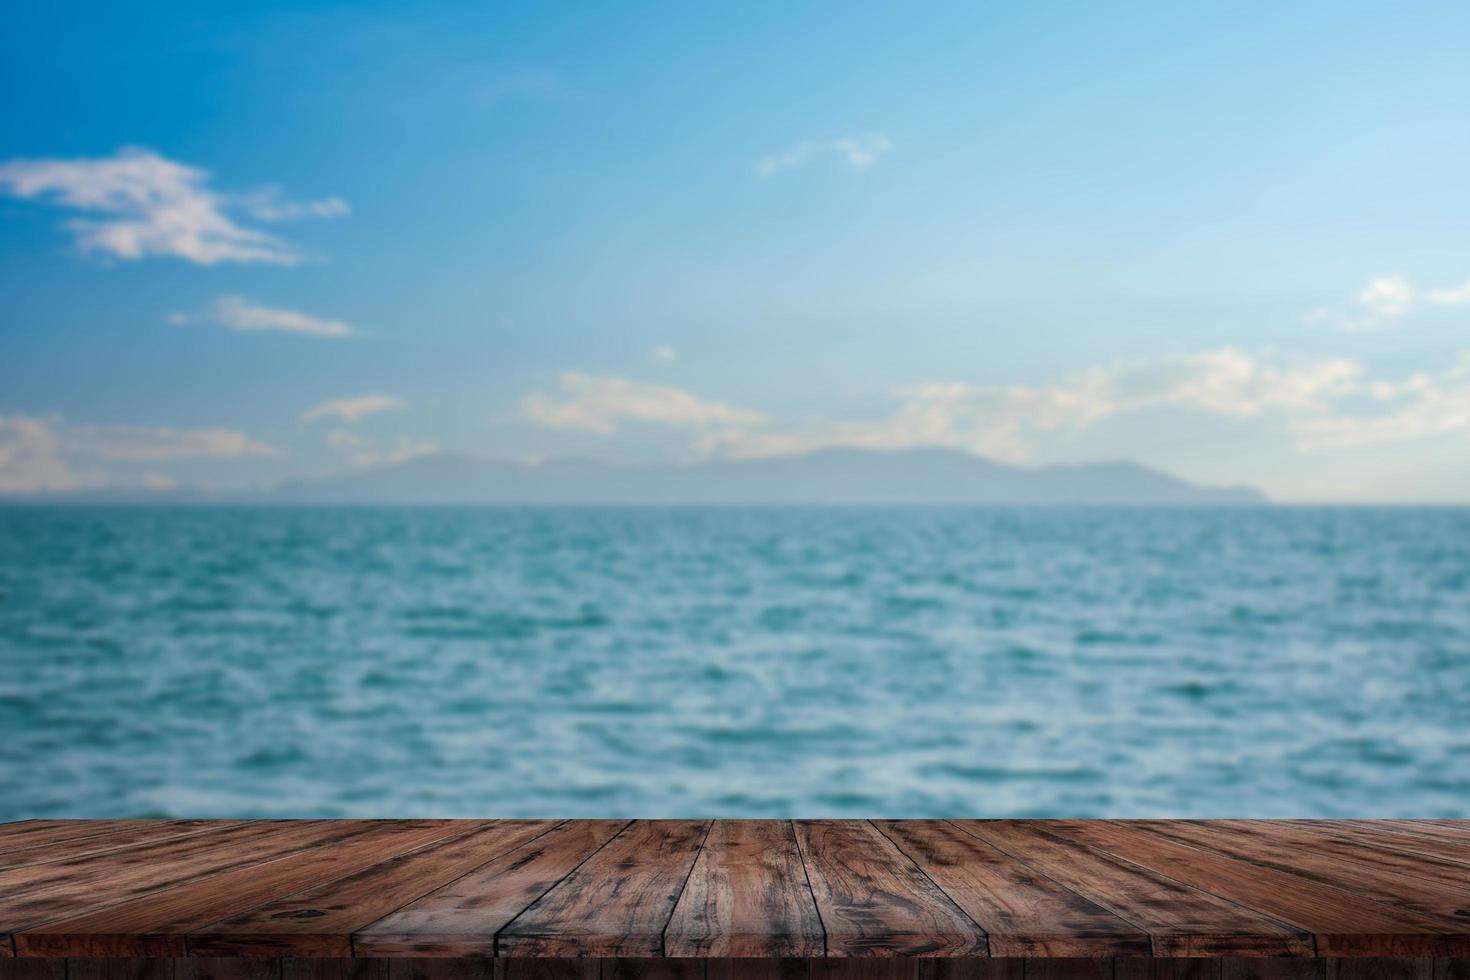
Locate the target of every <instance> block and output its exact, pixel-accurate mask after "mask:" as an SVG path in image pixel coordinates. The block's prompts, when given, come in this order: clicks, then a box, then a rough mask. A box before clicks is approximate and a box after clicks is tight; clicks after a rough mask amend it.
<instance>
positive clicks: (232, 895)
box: [15, 820, 468, 956]
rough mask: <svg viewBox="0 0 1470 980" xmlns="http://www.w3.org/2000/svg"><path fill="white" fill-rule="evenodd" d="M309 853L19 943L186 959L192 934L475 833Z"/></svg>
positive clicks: (408, 829) (418, 827)
mask: <svg viewBox="0 0 1470 980" xmlns="http://www.w3.org/2000/svg"><path fill="white" fill-rule="evenodd" d="M331 829H332V830H333V832H332V833H329V834H327V835H325V836H322V837H319V838H316V839H314V840H313V841H312V843H311V847H310V848H309V849H308V850H305V851H303V852H290V853H287V854H284V855H280V856H277V857H276V858H274V859H272V860H269V861H265V862H262V863H260V864H256V865H252V866H250V867H245V868H240V869H237V870H234V871H225V872H221V873H220V874H217V875H212V876H210V877H208V878H203V879H199V880H195V881H187V882H183V883H181V884H180V885H179V886H178V887H175V888H168V889H164V890H162V891H156V892H152V893H150V894H148V895H144V896H142V897H140V898H137V899H134V900H132V901H128V902H123V903H120V904H117V905H113V906H109V907H108V908H105V909H100V910H98V911H95V912H90V913H86V914H84V915H80V916H73V917H71V918H66V919H60V920H56V921H52V922H47V923H43V924H42V925H39V926H36V927H34V928H32V929H29V930H27V931H25V932H22V933H19V934H18V935H17V936H16V937H15V942H16V948H17V950H18V951H19V952H20V953H21V954H22V955H26V956H186V955H188V948H187V946H188V944H187V942H186V939H185V937H186V935H187V934H188V933H189V932H190V931H191V930H194V929H200V928H203V927H205V926H207V925H210V924H211V923H215V922H218V921H220V920H221V919H225V918H229V917H230V916H233V915H238V914H240V913H242V912H246V911H248V910H250V909H252V908H254V907H256V906H257V905H260V904H262V903H264V902H268V901H270V900H272V899H276V898H280V897H283V896H285V895H290V894H292V893H294V892H297V891H300V890H302V889H304V888H307V887H310V886H312V885H319V884H322V883H324V882H327V881H332V880H334V879H336V878H341V877H344V876H346V875H349V874H353V873H355V872H357V871H360V870H362V869H364V868H368V867H371V866H372V865H374V864H377V863H379V862H381V861H384V860H386V859H388V858H391V857H394V856H395V855H398V854H402V853H405V852H407V851H411V850H414V849H415V848H418V847H422V846H424V845H427V844H431V843H433V842H434V841H438V840H443V839H444V838H447V837H451V836H454V835H457V834H461V833H464V832H465V830H466V829H468V827H467V825H466V824H463V823H461V822H458V821H448V820H404V821H386V822H382V823H377V822H362V823H359V822H351V823H344V824H343V825H342V826H341V827H340V828H331Z"/></svg>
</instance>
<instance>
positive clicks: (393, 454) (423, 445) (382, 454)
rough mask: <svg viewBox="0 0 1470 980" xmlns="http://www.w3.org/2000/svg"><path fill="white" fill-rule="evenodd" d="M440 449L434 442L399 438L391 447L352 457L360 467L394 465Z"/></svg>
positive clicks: (355, 464)
mask: <svg viewBox="0 0 1470 980" xmlns="http://www.w3.org/2000/svg"><path fill="white" fill-rule="evenodd" d="M438 451H439V447H438V446H437V445H435V444H434V443H432V442H419V441H416V440H413V439H399V440H398V442H397V443H395V444H394V445H393V447H392V448H390V449H370V450H366V451H364V452H360V453H358V454H357V455H355V456H353V457H352V465H353V466H356V467H358V468H359V469H365V468H367V467H372V466H392V465H393V464H395V463H406V462H408V461H409V460H411V459H418V458H419V457H420V456H429V455H432V454H434V453H437V452H438Z"/></svg>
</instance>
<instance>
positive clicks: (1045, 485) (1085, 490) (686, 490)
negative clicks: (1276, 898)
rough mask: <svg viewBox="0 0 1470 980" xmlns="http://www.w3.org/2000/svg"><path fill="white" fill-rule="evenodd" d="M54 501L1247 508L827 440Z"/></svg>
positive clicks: (376, 471)
mask: <svg viewBox="0 0 1470 980" xmlns="http://www.w3.org/2000/svg"><path fill="white" fill-rule="evenodd" d="M30 499H32V500H38V501H49V502H76V503H83V502H99V503H101V502H118V503H122V502H126V503H167V502H175V503H208V502H220V503H255V504H574V505H575V504H580V505H590V504H670V505H676V504H797V505H823V504H832V505H861V504H901V505H902V504H907V505H925V504H944V505H972V506H1025V505H1044V506H1067V505H1073V506H1088V505H1091V506H1108V505H1112V506H1190V505H1195V506H1220V505H1236V506H1242V505H1245V506H1248V505H1259V504H1264V503H1267V500H1266V497H1265V496H1264V495H1263V494H1262V493H1261V492H1260V491H1258V490H1255V489H1253V488H1250V487H1209V486H1200V485H1197V484H1193V483H1189V482H1187V481H1185V480H1182V479H1179V478H1178V477H1175V476H1171V475H1169V474H1167V473H1163V472H1160V471H1158V470H1154V469H1150V468H1148V467H1146V466H1142V465H1140V464H1138V463H1131V462H1103V463H1083V464H1077V465H1067V466H1018V465H1013V464H1009V463H1001V462H997V461H995V460H991V459H985V458H983V457H980V456H975V455H972V454H970V453H965V452H959V451H956V450H951V449H907V450H895V451H877V450H867V449H844V448H836V449H824V450H820V451H817V452H812V453H807V454H803V455H795V456H781V457H770V458H763V459H750V460H711V461H707V462H700V463H690V464H683V465H675V464H664V465H642V466H634V465H618V464H612V463H604V462H596V461H592V460H582V459H562V460H549V461H546V462H542V463H528V462H513V461H505V460H493V459H486V458H481V457H476V456H468V455H459V454H450V453H433V454H429V455H424V456H419V457H416V458H413V459H409V460H405V461H402V462H398V463H393V464H387V465H383V466H377V467H371V468H364V469H357V470H351V471H348V472H345V473H341V474H338V475H335V476H330V477H325V478H321V479H312V480H295V481H290V482H286V483H283V484H280V485H279V486H277V487H275V488H273V489H269V490H263V491H259V492H255V493H248V494H246V493H236V494H228V495H225V494H217V493H215V494H211V493H204V492H202V491H194V490H188V489H177V490H171V491H141V490H135V491H127V492H124V491H100V490H94V491H87V492H76V493H69V494H57V495H51V496H48V497H44V498H34V497H33V498H30Z"/></svg>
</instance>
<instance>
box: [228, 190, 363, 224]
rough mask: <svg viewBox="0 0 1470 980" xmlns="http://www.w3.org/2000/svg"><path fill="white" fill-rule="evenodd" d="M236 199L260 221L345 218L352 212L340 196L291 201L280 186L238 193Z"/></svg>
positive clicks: (248, 212)
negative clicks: (282, 193)
mask: <svg viewBox="0 0 1470 980" xmlns="http://www.w3.org/2000/svg"><path fill="white" fill-rule="evenodd" d="M234 200H235V201H236V202H237V203H238V204H239V206H240V207H241V208H242V209H243V210H244V211H245V213H247V214H249V215H250V216H251V217H252V218H255V219H257V220H259V221H299V220H301V219H302V218H345V217H347V216H348V215H349V214H351V213H352V209H351V208H350V207H348V206H347V202H346V201H344V200H342V199H341V198H340V197H324V198H320V199H318V200H315V201H291V200H287V199H285V198H283V197H282V196H281V189H280V188H279V187H268V188H266V189H265V190H261V191H256V192H254V193H252V194H238V195H236V196H235V198H234Z"/></svg>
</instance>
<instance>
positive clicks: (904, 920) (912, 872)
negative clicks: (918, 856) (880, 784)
mask: <svg viewBox="0 0 1470 980" xmlns="http://www.w3.org/2000/svg"><path fill="white" fill-rule="evenodd" d="M796 836H797V841H798V843H799V844H800V846H801V849H802V855H803V858H804V859H805V862H806V867H807V873H808V877H809V878H810V880H811V885H812V893H813V895H814V896H815V898H816V901H817V911H818V912H819V913H820V915H821V917H822V925H823V927H824V928H825V929H826V932H827V955H828V956H906V957H912V956H984V955H986V942H985V933H984V931H982V930H981V929H980V927H979V926H977V925H976V924H975V923H974V922H973V921H971V920H970V919H969V918H967V917H966V916H965V914H964V913H963V912H961V911H960V909H959V908H958V907H957V906H956V905H955V904H954V902H952V901H950V899H949V897H948V896H946V895H945V894H944V892H942V891H940V889H939V888H938V887H937V886H936V885H935V884H934V882H932V881H930V880H929V878H927V877H926V876H925V875H924V873H923V872H922V871H921V870H919V867H918V866H917V865H916V864H914V862H913V861H911V860H909V859H908V858H907V857H905V856H904V854H903V853H902V852H901V851H899V850H898V848H897V847H895V846H894V844H893V842H892V841H890V840H889V839H888V838H887V837H884V836H883V835H882V834H881V833H879V832H878V830H877V828H875V827H874V826H872V825H871V824H869V823H866V822H863V821H847V820H841V821H839V820H811V821H807V820H803V821H799V822H798V823H797V824H796Z"/></svg>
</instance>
